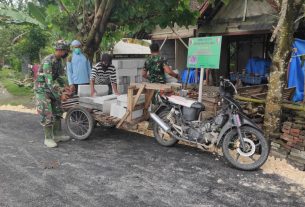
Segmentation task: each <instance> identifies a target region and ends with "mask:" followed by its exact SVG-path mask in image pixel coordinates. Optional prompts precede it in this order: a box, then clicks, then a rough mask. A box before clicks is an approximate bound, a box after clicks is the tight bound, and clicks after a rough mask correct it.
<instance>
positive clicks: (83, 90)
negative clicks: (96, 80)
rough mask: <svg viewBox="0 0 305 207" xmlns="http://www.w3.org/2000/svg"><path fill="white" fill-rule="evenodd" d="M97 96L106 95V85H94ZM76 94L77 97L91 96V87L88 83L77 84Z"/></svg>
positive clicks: (107, 90) (107, 89)
mask: <svg viewBox="0 0 305 207" xmlns="http://www.w3.org/2000/svg"><path fill="white" fill-rule="evenodd" d="M94 88H95V90H96V95H97V96H106V95H108V92H109V87H108V85H95V86H94ZM78 96H79V97H90V96H91V89H90V85H79V86H78Z"/></svg>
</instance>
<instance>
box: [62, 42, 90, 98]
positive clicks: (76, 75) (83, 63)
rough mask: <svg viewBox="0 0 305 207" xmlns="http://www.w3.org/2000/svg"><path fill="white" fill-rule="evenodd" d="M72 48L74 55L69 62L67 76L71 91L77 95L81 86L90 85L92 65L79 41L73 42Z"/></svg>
mask: <svg viewBox="0 0 305 207" xmlns="http://www.w3.org/2000/svg"><path fill="white" fill-rule="evenodd" d="M71 47H72V54H71V55H70V56H69V58H68V61H67V76H68V81H69V85H70V87H71V89H73V90H74V91H75V92H76V94H77V92H78V86H79V85H89V83H90V74H91V64H90V62H89V60H88V58H87V57H86V56H85V55H84V54H83V53H82V51H81V47H82V44H81V43H80V42H79V41H78V40H73V42H72V43H71Z"/></svg>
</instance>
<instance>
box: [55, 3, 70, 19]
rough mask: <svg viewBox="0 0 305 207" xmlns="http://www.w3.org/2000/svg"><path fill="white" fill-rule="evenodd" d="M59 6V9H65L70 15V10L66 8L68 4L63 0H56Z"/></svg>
mask: <svg viewBox="0 0 305 207" xmlns="http://www.w3.org/2000/svg"><path fill="white" fill-rule="evenodd" d="M56 1H57V3H58V6H59V9H60V10H61V11H65V12H67V14H68V15H69V16H70V12H69V11H68V9H67V8H66V6H65V5H64V3H63V2H62V1H61V0H56Z"/></svg>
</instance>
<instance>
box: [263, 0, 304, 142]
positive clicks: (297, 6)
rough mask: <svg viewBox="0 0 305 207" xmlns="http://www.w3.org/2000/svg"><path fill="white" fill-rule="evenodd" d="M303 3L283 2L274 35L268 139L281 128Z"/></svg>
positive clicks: (265, 123) (285, 0) (267, 114)
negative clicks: (288, 69)
mask: <svg viewBox="0 0 305 207" xmlns="http://www.w3.org/2000/svg"><path fill="white" fill-rule="evenodd" d="M303 2H304V0H282V2H281V3H282V4H281V7H282V8H281V15H280V20H279V24H278V26H277V28H276V29H275V33H274V35H273V36H274V37H276V38H277V39H276V46H275V51H274V55H273V59H272V66H271V70H270V71H271V73H270V79H269V86H268V94H267V98H266V108H265V120H264V129H265V135H266V137H267V138H269V135H270V133H273V132H275V131H278V130H279V128H280V123H281V112H282V111H281V103H282V95H283V89H284V87H285V71H286V69H287V68H288V64H289V57H290V52H291V45H292V43H293V35H294V32H295V27H294V22H295V20H296V19H297V18H298V15H299V13H300V10H301V6H302V4H303Z"/></svg>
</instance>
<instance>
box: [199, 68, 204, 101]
mask: <svg viewBox="0 0 305 207" xmlns="http://www.w3.org/2000/svg"><path fill="white" fill-rule="evenodd" d="M203 76H204V68H200V82H199V95H198V102H200V103H201V102H202V90H203Z"/></svg>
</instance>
